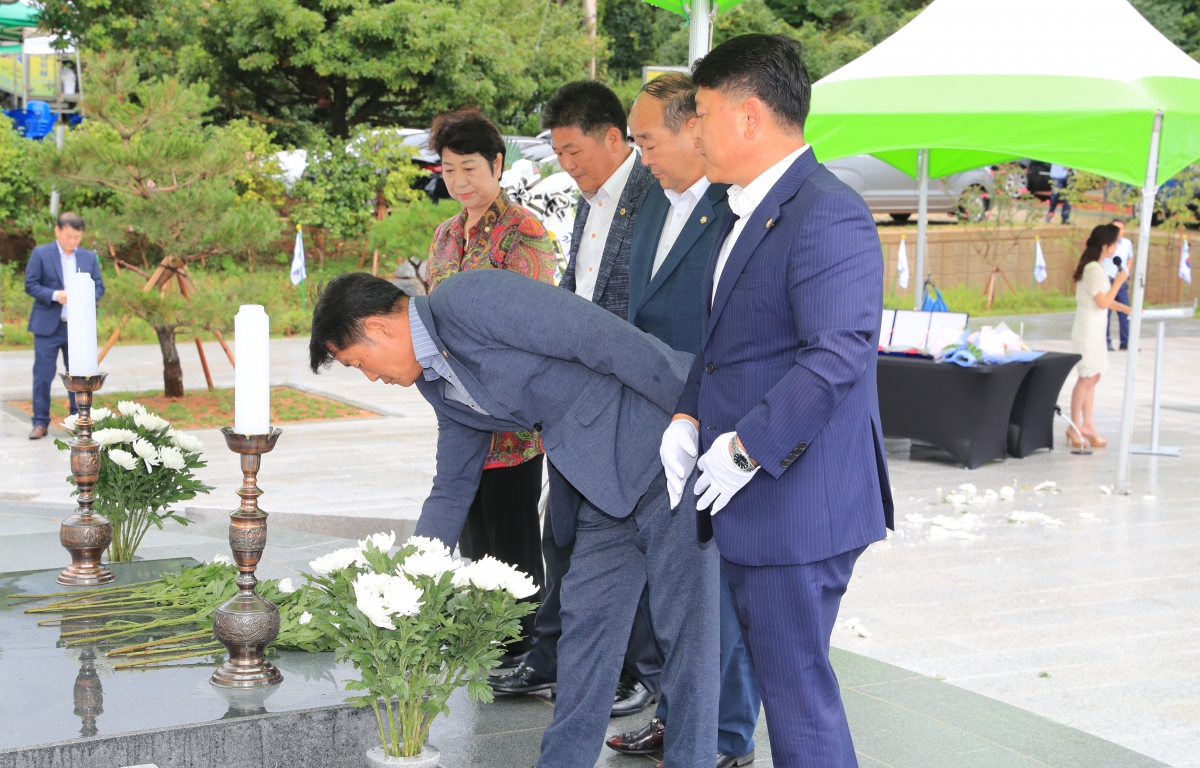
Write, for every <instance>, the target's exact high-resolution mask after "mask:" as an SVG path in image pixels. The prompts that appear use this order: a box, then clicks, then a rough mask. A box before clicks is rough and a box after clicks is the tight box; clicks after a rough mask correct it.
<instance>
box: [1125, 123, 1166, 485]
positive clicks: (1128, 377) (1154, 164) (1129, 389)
mask: <svg viewBox="0 0 1200 768" xmlns="http://www.w3.org/2000/svg"><path fill="white" fill-rule="evenodd" d="M1162 123H1163V113H1162V111H1161V110H1159V112H1158V113H1156V114H1155V115H1154V130H1153V131H1151V133H1150V156H1149V158H1148V159H1147V161H1146V183H1145V184H1144V185H1143V186H1142V212H1141V216H1140V220H1139V221H1138V247H1137V263H1135V264H1134V266H1133V296H1132V301H1131V302H1130V306H1131V308H1132V311H1131V312H1130V313H1129V352H1128V353H1127V356H1126V358H1125V399H1124V401H1123V403H1122V405H1121V439H1120V442H1119V443H1118V444H1117V482H1116V491H1117V492H1118V493H1125V494H1128V493H1129V492H1130V482H1129V457H1130V453H1131V451H1132V450H1133V393H1134V386H1135V383H1136V380H1137V358H1138V341H1139V339H1140V337H1141V334H1142V302H1143V301H1144V300H1145V297H1146V262H1147V261H1149V258H1150V219H1151V218H1152V217H1153V215H1154V197H1155V195H1157V194H1158V141H1159V137H1160V136H1161V134H1162Z"/></svg>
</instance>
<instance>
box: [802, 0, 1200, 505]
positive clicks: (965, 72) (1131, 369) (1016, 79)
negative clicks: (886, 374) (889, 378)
mask: <svg viewBox="0 0 1200 768" xmlns="http://www.w3.org/2000/svg"><path fill="white" fill-rule="evenodd" d="M1031 24H1032V25H1033V26H1031ZM1036 30H1047V34H1044V35H1043V34H1037V33H1036ZM1054 30H1058V32H1055V33H1053V34H1050V31H1054ZM805 136H806V138H807V139H808V140H809V142H810V143H811V144H812V145H813V147H814V148H815V149H816V151H817V154H818V155H819V156H820V157H821V159H823V160H832V159H835V158H839V157H846V156H850V155H858V154H872V155H876V156H877V157H879V158H880V159H882V160H884V161H886V162H889V163H891V164H892V165H894V166H896V167H897V168H899V169H900V170H902V171H905V172H906V173H909V174H910V175H914V176H916V177H917V178H918V179H919V182H920V188H921V197H920V199H921V206H920V211H919V220H918V235H917V265H916V266H917V271H918V275H920V276H921V277H922V278H923V277H924V257H925V229H926V223H927V222H926V220H927V215H926V213H927V211H926V205H925V202H926V199H927V194H928V184H929V177H930V176H935V177H937V176H944V175H948V174H951V173H956V172H958V171H962V170H966V169H968V168H972V167H979V166H981V165H985V164H990V163H995V162H999V161H1003V160H1010V159H1015V158H1025V157H1030V158H1036V159H1038V160H1043V161H1047V162H1055V163H1061V164H1063V165H1067V166H1071V167H1074V168H1079V169H1082V170H1086V171H1090V172H1093V173H1097V174H1100V175H1102V176H1106V177H1108V178H1110V179H1115V180H1117V181H1122V182H1125V183H1128V184H1134V185H1141V186H1142V214H1141V217H1140V218H1141V226H1140V230H1139V238H1138V254H1137V259H1136V262H1135V274H1134V279H1133V313H1132V315H1131V318H1130V326H1131V327H1130V339H1129V357H1128V362H1127V366H1126V377H1125V402H1124V408H1123V412H1122V420H1121V438H1120V449H1119V452H1118V457H1119V463H1118V468H1117V486H1118V487H1119V488H1121V489H1122V490H1124V491H1125V492H1128V490H1129V485H1128V468H1129V456H1130V449H1131V440H1132V435H1133V393H1134V383H1135V374H1136V370H1137V350H1138V334H1139V332H1140V330H1141V312H1142V302H1143V298H1144V294H1145V283H1146V262H1147V255H1148V253H1149V247H1150V218H1151V216H1150V214H1151V212H1152V211H1153V206H1154V196H1155V194H1157V191H1158V185H1159V184H1160V183H1161V182H1163V181H1166V180H1167V179H1169V178H1170V177H1171V176H1173V175H1174V174H1176V173H1177V172H1179V171H1180V170H1181V169H1183V168H1184V167H1185V166H1187V165H1188V164H1189V163H1191V162H1193V161H1195V160H1196V158H1198V157H1200V62H1197V61H1195V60H1193V59H1192V58H1190V57H1189V56H1188V55H1187V54H1185V53H1183V51H1181V50H1179V49H1178V48H1176V47H1175V46H1174V45H1172V44H1171V42H1170V41H1169V40H1167V39H1166V38H1165V37H1163V36H1162V34H1160V33H1159V32H1158V30H1156V29H1155V28H1154V27H1153V26H1151V25H1150V23H1149V22H1147V21H1146V20H1145V19H1144V18H1142V16H1141V15H1140V14H1139V13H1138V12H1137V11H1136V10H1135V9H1134V8H1133V6H1131V5H1130V4H1129V3H1128V2H1127V1H1126V0H1005V2H1002V3H997V2H991V3H980V2H978V1H977V0H934V2H933V3H932V4H931V5H930V6H929V7H928V8H926V9H925V10H924V11H922V12H921V13H920V14H919V15H918V16H917V17H916V18H914V19H913V20H912V21H910V22H909V23H908V24H907V25H906V26H905V27H904V28H903V29H901V30H900V31H899V32H897V33H896V34H894V35H892V36H891V37H889V38H888V39H887V40H884V41H883V42H882V43H880V44H879V45H877V46H876V47H875V48H873V49H872V50H871V51H868V52H867V53H865V54H863V55H862V56H861V57H859V58H858V59H855V60H854V61H852V62H851V63H849V64H847V65H846V66H844V67H842V68H841V69H839V70H837V71H836V72H834V73H832V74H831V75H829V76H828V77H825V78H823V79H822V80H821V81H819V82H818V83H816V84H815V85H814V86H813V100H812V115H811V117H810V118H809V121H808V124H807V126H806V127H805Z"/></svg>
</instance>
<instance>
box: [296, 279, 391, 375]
mask: <svg viewBox="0 0 1200 768" xmlns="http://www.w3.org/2000/svg"><path fill="white" fill-rule="evenodd" d="M407 311H408V296H406V295H405V294H404V292H403V291H401V290H400V289H399V288H397V287H396V286H394V285H392V284H391V283H389V282H388V281H387V280H384V279H383V278H382V277H375V276H374V275H371V274H368V273H366V272H348V273H346V274H344V275H338V276H337V277H335V278H333V279H332V280H330V281H329V284H328V285H322V286H321V287H320V288H319V289H318V292H317V305H316V306H315V307H313V319H312V338H310V339H309V341H308V363H309V366H310V367H311V368H312V371H313V373H320V371H321V369H322V368H325V367H328V366H329V365H330V364H331V363H332V362H333V353H332V352H330V351H329V348H330V347H331V346H332V347H333V348H334V349H336V350H343V349H346V348H347V347H352V346H354V345H355V344H357V343H359V342H360V341H362V340H363V321H364V320H366V319H367V318H368V317H386V316H388V315H394V314H397V313H399V312H407Z"/></svg>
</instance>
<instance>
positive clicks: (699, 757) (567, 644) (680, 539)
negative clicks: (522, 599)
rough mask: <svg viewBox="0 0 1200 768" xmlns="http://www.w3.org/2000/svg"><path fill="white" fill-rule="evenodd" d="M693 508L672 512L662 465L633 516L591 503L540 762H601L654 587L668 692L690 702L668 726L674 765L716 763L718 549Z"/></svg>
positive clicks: (588, 766)
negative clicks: (630, 647)
mask: <svg viewBox="0 0 1200 768" xmlns="http://www.w3.org/2000/svg"><path fill="white" fill-rule="evenodd" d="M690 492H691V487H690V484H689V487H688V489H687V490H685V493H690ZM683 507H684V505H681V506H680V507H679V508H677V509H676V510H674V511H672V510H671V508H670V501H668V499H667V484H666V477H665V476H664V475H663V473H661V472H660V473H659V474H658V476H657V477H655V479H654V481H653V482H652V483H651V484H650V488H649V489H648V490H647V491H646V493H645V495H644V496H642V498H641V499H640V500H639V501H638V504H637V507H636V508H635V509H634V512H633V514H631V515H629V516H628V517H624V518H616V517H611V516H609V515H606V514H605V513H603V512H601V511H600V510H598V509H596V508H595V507H594V506H592V505H591V504H590V503H589V502H587V501H586V500H585V501H584V502H583V504H582V505H581V506H580V509H579V517H578V520H577V523H576V534H575V535H576V538H575V551H574V553H573V554H572V556H571V569H570V570H569V571H567V575H566V577H565V578H564V579H563V586H562V610H561V615H562V624H563V634H562V639H561V640H560V641H559V667H560V670H561V674H560V675H559V676H558V679H559V683H558V698H557V700H556V701H555V705H554V720H553V721H552V722H551V723H550V726H549V727H548V728H546V732H545V734H544V735H543V737H542V754H541V758H540V759H539V760H538V763H537V764H538V768H592V766H593V765H595V763H596V758H597V757H599V754H600V749H601V747H602V746H603V743H604V736H605V730H606V728H607V726H608V719H609V711H610V709H611V707H612V701H613V694H614V693H615V691H616V687H617V679H618V677H619V676H620V671H621V658H622V655H623V653H624V650H625V646H626V642H627V640H628V638H629V630H630V627H631V625H632V624H633V616H634V613H636V610H637V605H638V598H639V596H640V595H641V593H642V589H643V587H645V586H646V585H647V584H649V586H650V608H651V611H652V612H653V616H654V634H655V637H656V638H657V640H658V643H659V645H660V647H661V648H662V649H663V655H664V658H665V663H664V665H663V671H662V686H663V690H664V692H665V693H666V695H668V696H670V697H671V698H672V699H673V700H674V701H676V702H677V703H681V705H680V706H678V707H677V708H676V709H677V711H676V713H675V715H674V716H672V718H671V720H670V721H668V723H667V731H666V734H665V744H664V747H665V749H664V759H665V762H666V766H667V768H712V765H713V759H714V756H715V755H716V750H717V699H718V696H719V691H720V682H719V676H718V673H717V670H718V665H719V663H720V660H719V655H720V654H719V651H720V647H719V646H720V643H719V640H718V635H719V633H718V631H717V630H718V622H719V619H718V608H717V606H718V595H717V590H718V586H719V582H720V578H719V575H718V571H719V565H718V559H717V558H718V555H717V551H716V547H715V546H714V543H713V542H712V541H709V542H707V543H705V544H701V543H700V540H699V537H698V536H697V526H696V514H695V512H694V511H693V512H691V513H689V512H687V511H684V509H683ZM683 702H686V704H682V703H683Z"/></svg>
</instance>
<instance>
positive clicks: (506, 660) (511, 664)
mask: <svg viewBox="0 0 1200 768" xmlns="http://www.w3.org/2000/svg"><path fill="white" fill-rule="evenodd" d="M528 655H529V651H523V652H521V653H506V654H504V655H503V656H501V657H500V663H499V664H497V665H496V667H495V669H494V670H493V672H496V673H499V671H500V670H504V669H516V668H517V667H519V666H521V662H523V661H525V657H526V656H528Z"/></svg>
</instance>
